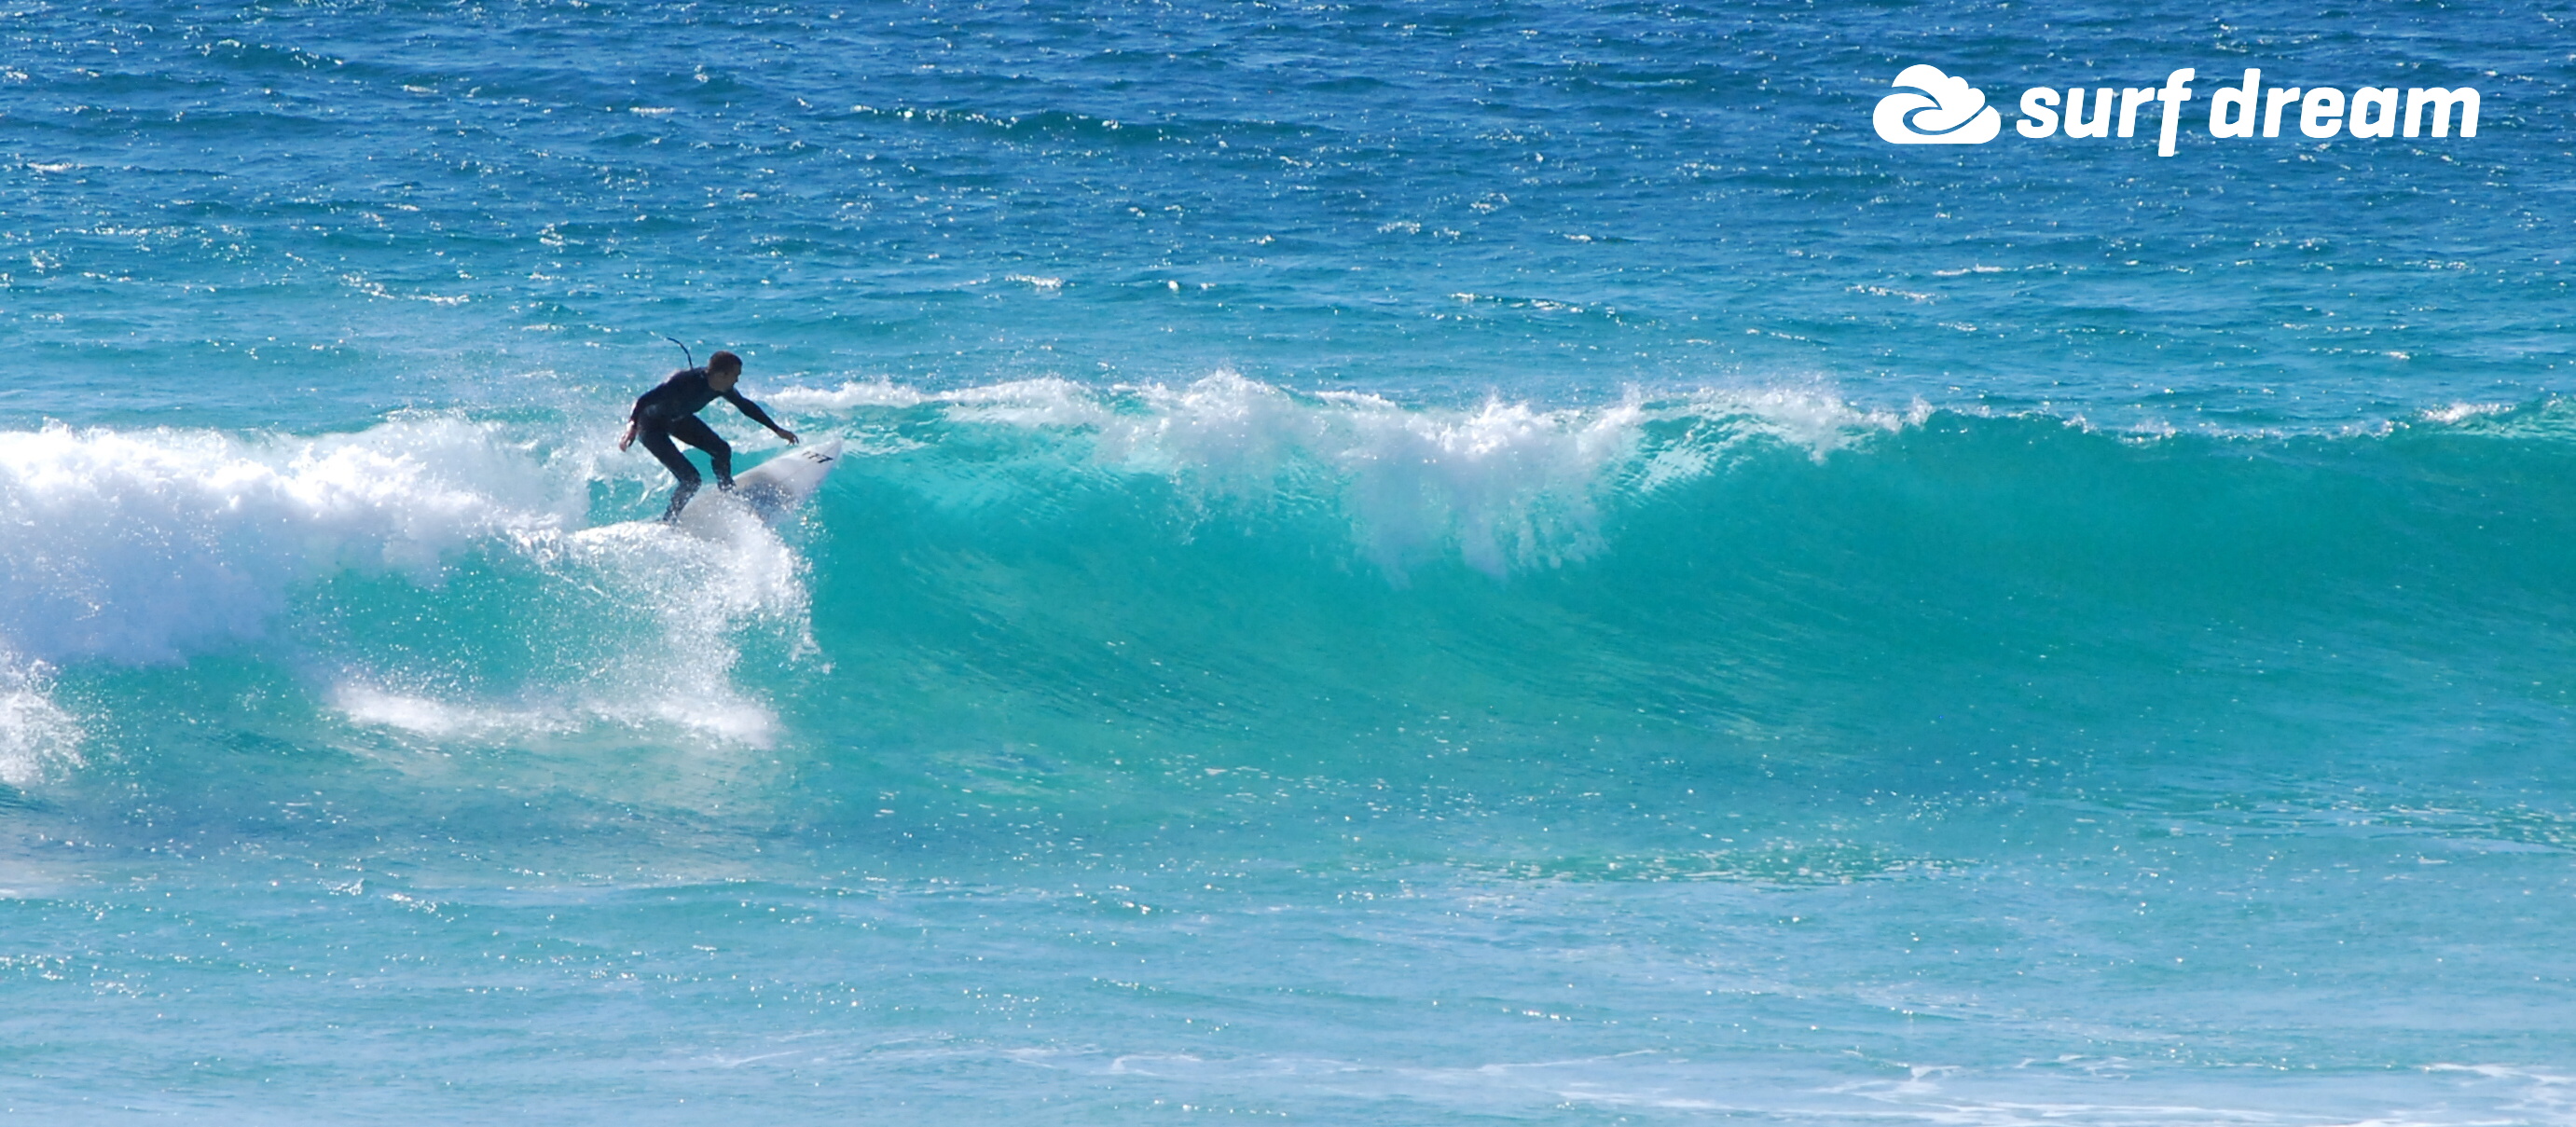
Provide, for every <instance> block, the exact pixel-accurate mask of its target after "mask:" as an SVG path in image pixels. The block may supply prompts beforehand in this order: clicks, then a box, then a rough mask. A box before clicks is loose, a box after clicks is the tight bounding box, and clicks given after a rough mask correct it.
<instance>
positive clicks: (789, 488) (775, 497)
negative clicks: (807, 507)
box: [680, 438, 841, 533]
mask: <svg viewBox="0 0 2576 1127" xmlns="http://www.w3.org/2000/svg"><path fill="white" fill-rule="evenodd" d="M840 461H841V440H840V439H837V438H835V439H832V440H831V441H829V442H818V443H813V444H810V445H805V446H796V447H791V448H789V449H788V451H787V452H786V453H784V454H781V455H779V456H777V457H775V458H771V459H770V460H768V461H766V462H762V463H761V464H759V465H757V466H753V467H751V468H750V469H747V470H744V471H742V472H741V473H738V474H735V475H733V492H731V493H723V492H718V491H717V490H716V489H715V488H714V487H713V486H709V487H708V488H705V489H701V490H699V491H698V495H697V496H696V497H694V498H691V499H690V501H689V507H688V508H685V509H682V510H680V527H681V528H683V529H687V530H689V531H692V532H700V533H705V532H712V531H715V530H716V528H717V527H718V525H719V524H720V522H721V521H722V520H723V519H724V517H725V516H726V513H725V510H728V509H731V510H734V511H737V512H739V511H741V510H745V509H748V510H750V512H751V514H752V515H753V516H756V517H758V518H760V520H761V522H762V523H764V524H769V525H773V526H774V525H778V524H781V523H784V522H785V521H786V520H787V519H788V518H789V517H792V516H794V515H796V510H797V509H798V508H799V507H801V506H803V505H804V504H805V502H806V500H807V499H809V498H811V497H813V496H814V491H815V490H817V489H820V488H822V487H823V479H824V478H826V477H829V476H831V474H832V467H833V466H836V465H839V464H840Z"/></svg>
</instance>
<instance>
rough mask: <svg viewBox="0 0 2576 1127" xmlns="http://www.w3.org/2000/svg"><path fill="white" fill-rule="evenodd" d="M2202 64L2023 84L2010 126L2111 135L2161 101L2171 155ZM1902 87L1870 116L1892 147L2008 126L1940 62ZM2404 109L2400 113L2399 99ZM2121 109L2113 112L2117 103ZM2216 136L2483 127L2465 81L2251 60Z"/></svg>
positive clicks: (2367, 134)
mask: <svg viewBox="0 0 2576 1127" xmlns="http://www.w3.org/2000/svg"><path fill="white" fill-rule="evenodd" d="M2198 73H2199V72H2198V71H2196V70H2195V69H2193V68H2191V67H2182V68H2180V69H2178V70H2175V71H2174V72H2173V73H2171V74H2168V75H2166V76H2165V83H2164V85H2162V86H2125V87H2121V86H2097V87H2094V88H2092V89H2091V90H2087V89H2085V88H2084V87H2081V86H2069V87H2067V88H2065V90H2064V92H2063V93H2062V94H2061V93H2060V91H2059V90H2058V88H2056V87H2053V86H2033V87H2031V88H2030V89H2028V90H2024V91H2022V92H2021V118H2020V119H2019V120H2017V121H2015V122H2013V132H2015V133H2019V134H2021V135H2022V136H2024V137H2028V138H2030V139H2032V140H2039V139H2041V138H2046V137H2054V136H2057V135H2059V134H2060V133H2063V134H2064V135H2065V136H2066V137H2067V139H2069V140H2086V139H2093V138H2104V137H2109V136H2112V135H2113V134H2114V132H2115V130H2114V128H2113V125H2114V122H2115V121H2116V122H2117V129H2116V133H2117V135H2118V136H2120V137H2135V136H2137V133H2138V114H2139V111H2141V110H2143V109H2145V108H2146V107H2148V106H2149V105H2153V106H2155V107H2156V108H2155V111H2154V112H2155V115H2156V155H2157V156H2165V157H2169V156H2172V155H2174V151H2175V150H2174V142H2175V138H2176V135H2177V134H2178V133H2179V132H2180V131H2181V127H2182V120H2183V104H2184V103H2186V102H2189V101H2191V100H2192V89H2191V81H2192V79H2193V78H2194V77H2196V76H2197V74H2198ZM1895 86H1896V87H1897V92H1896V93H1893V94H1890V95H1888V96H1886V97H1884V98H1880V99H1879V100H1878V109H1877V110H1876V111H1875V112H1873V113H1872V114H1871V115H1870V124H1872V125H1874V126H1876V127H1877V128H1878V137H1879V139H1880V140H1882V141H1886V142H1887V143H1889V144H1891V145H1982V144H1985V143H1986V142H1988V141H1992V140H1994V139H1995V138H1996V137H1999V136H2001V135H2002V134H2003V118H2002V115H2001V114H1999V113H1997V112H1996V110H1995V108H1994V107H1992V106H1989V105H1987V104H1986V92H1985V91H1983V90H1979V89H1977V88H1976V87H1974V86H1970V85H1968V80H1967V79H1964V78H1956V77H1952V76H1951V75H1949V74H1947V73H1944V72H1943V71H1942V70H1941V68H1939V67H1936V66H1932V65H1929V64H1926V63H1916V64H1915V65H1913V66H1910V67H1907V68H1905V69H1904V70H1901V71H1898V72H1896V82H1895ZM2401 105H2402V106H2403V107H2404V109H2403V112H2400V108H2399V107H2400V106H2401ZM2115 107H2116V112H2114V108H2115ZM2208 120H2209V135H2210V136H2212V137H2216V138H2220V139H2243V138H2251V137H2254V136H2257V135H2258V133H2259V135H2260V136H2264V137H2278V136H2280V135H2281V128H2282V124H2283V122H2284V120H2290V121H2295V122H2296V123H2297V125H2298V130H2299V133H2300V135H2301V136H2304V137H2309V138H2312V139H2316V140H2324V139H2326V138H2328V137H2333V136H2336V135H2337V134H2341V133H2349V134H2351V135H2352V136H2354V137H2356V138H2363V139H2370V138H2380V137H2392V136H2399V135H2403V136H2407V137H2421V136H2423V135H2424V132H2425V129H2426V127H2427V124H2428V123H2429V125H2430V128H2431V130H2432V135H2433V136H2435V137H2449V136H2451V127H2452V125H2453V124H2454V122H2456V123H2457V124H2458V126H2459V135H2460V136H2461V137H2463V138H2468V137H2475V136H2477V135H2478V92H2477V90H2476V89H2474V88H2472V87H2467V86H2461V87H2456V88H2454V87H2443V86H2418V87H2411V88H2406V89H2400V88H2398V87H2395V86H2363V87H2359V88H2357V89H2355V90H2354V91H2353V92H2352V95H2351V97H2350V98H2346V97H2345V96H2344V92H2343V89H2342V88H2340V87H2331V86H2314V87H2304V88H2303V87H2298V86H2272V87H2266V86H2264V85H2263V72H2262V70H2261V69H2260V68H2257V67H2247V68H2245V76H2244V81H2243V82H2242V83H2238V84H2232V85H2226V86H2220V87H2218V88H2217V89H2216V90H2214V91H2212V92H2211V94H2210V97H2209V118H2208Z"/></svg>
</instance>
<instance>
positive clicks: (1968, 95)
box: [1870, 63, 2004, 145]
mask: <svg viewBox="0 0 2576 1127" xmlns="http://www.w3.org/2000/svg"><path fill="white" fill-rule="evenodd" d="M1896 84H1897V85H1898V86H1899V87H1907V88H1911V90H1912V91H1914V92H1912V93H1906V92H1902V91H1900V92H1899V93H1895V94H1890V95H1888V96H1886V97H1884V98H1881V99H1879V100H1878V111H1877V112H1876V113H1874V114H1871V115H1870V124H1872V125H1875V126H1877V127H1878V136H1879V139H1880V140H1883V141H1886V142H1888V143H1890V144H1895V145H1982V144H1985V143H1986V142H1988V141H1992V140H1994V139H1995V135H1996V134H1998V133H2001V132H2003V127H2004V119H2003V115H2001V114H1999V113H1996V112H1995V108H1994V107H1993V106H1989V105H1987V104H1986V92H1985V91H1983V90H1979V89H1977V88H1976V87H1974V86H1970V85H1968V80H1967V79H1964V78H1952V77H1950V76H1949V75H1946V74H1943V73H1941V68H1939V67H1936V66H1931V65H1928V64H1925V63H1916V64H1914V65H1913V66H1910V67H1907V68H1905V69H1904V70H1901V71H1898V72H1896Z"/></svg>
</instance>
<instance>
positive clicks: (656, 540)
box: [0, 416, 811, 785]
mask: <svg viewBox="0 0 2576 1127" xmlns="http://www.w3.org/2000/svg"><path fill="white" fill-rule="evenodd" d="M659 472H660V471H659V468H658V467H656V466H654V465H652V463H651V462H650V461H649V460H648V459H640V458H636V457H633V456H628V457H626V458H623V459H620V458H618V457H616V456H615V455H613V454H610V453H609V452H608V449H607V447H606V446H605V444H604V442H602V443H600V444H598V445H597V446H596V447H592V446H574V447H564V448H548V447H545V446H542V445H540V444H539V443H537V442H534V441H525V440H521V439H519V438H517V437H515V436H513V435H512V434H511V433H510V432H509V431H507V430H506V429H505V428H503V427H501V426H500V425H498V424H489V423H475V422H468V421H464V420H461V419H456V418H449V417H432V416H414V417H405V418H397V419H395V420H393V421H390V422H387V423H384V424H382V425H379V426H376V427H373V428H370V429H368V430H366V431H362V432H358V433H354V434H344V435H332V436H324V437H318V438H292V437H278V436H249V437H240V436H231V435H224V434H218V433H213V432H207V431H185V430H175V429H159V430H147V431H117V430H108V429H93V430H80V431H75V430H71V429H69V428H65V427H60V426H51V427H47V428H45V429H43V430H40V431H34V432H17V433H14V434H0V527H6V528H11V529H14V530H20V531H19V533H18V534H16V535H11V536H8V537H5V538H0V781H7V782H10V783H11V784H12V785H22V784H23V783H24V782H25V781H27V780H34V779H39V778H41V777H43V776H45V775H46V774H47V773H49V772H52V771H55V770H57V769H59V768H62V767H66V766H76V765H77V764H78V745H79V738H80V733H79V728H78V726H77V725H76V724H75V723H74V722H73V721H72V719H71V718H70V716H69V715H68V714H67V713H65V712H64V711H63V710H61V709H60V708H58V707H56V706H55V705H54V704H53V703H52V701H51V700H50V699H49V698H48V696H47V685H46V683H45V679H44V676H43V671H44V670H45V668H46V664H45V663H52V664H57V665H58V664H62V663H66V662H72V661H105V662H110V663H116V664H153V663H166V662H174V661H179V660H184V659H186V658H188V657H189V656H191V655H195V654H200V653H205V652H208V651H210V650H214V649H219V648H222V647H225V646H231V645H239V644H244V643H253V642H259V643H262V644H270V643H267V642H264V641H263V640H264V639H266V638H267V635H268V633H269V632H270V630H271V629H272V628H273V627H272V624H273V623H274V622H275V621H276V619H277V617H278V616H279V615H280V613H281V612H283V611H284V610H285V609H286V608H287V606H288V604H289V601H290V599H291V597H292V596H293V595H294V593H295V592H296V591H297V590H298V589H301V588H305V587H309V586H310V585H311V584H313V583H316V582H319V581H321V580H324V579H327V578H329V577H331V576H332V575H335V574H338V573H340V572H343V571H348V570H357V571H361V572H376V573H385V572H392V573H397V574H403V575H406V576H408V577H410V578H411V579H412V580H413V581H414V582H416V583H418V584H421V585H423V586H428V587H435V586H437V585H440V584H442V583H444V582H446V581H447V579H448V578H449V568H450V566H451V564H452V562H453V560H454V558H455V557H457V556H458V555H459V554H461V553H463V552H466V551H468V550H474V551H478V552H481V553H482V554H483V557H484V558H486V559H489V560H497V561H499V562H498V563H497V564H495V565H493V566H502V567H515V568H521V569H525V570H527V571H529V572H530V573H531V574H532V575H533V576H534V577H536V578H539V579H542V580H544V581H547V582H552V583H558V584H563V585H566V586H567V587H568V588H570V589H575V590H582V591H586V592H595V593H597V594H598V595H601V596H605V601H604V603H601V604H592V603H583V602H581V601H580V600H569V601H567V602H566V605H565V606H564V607H563V608H562V609H561V610H560V612H555V611H552V610H549V609H548V604H547V603H546V602H545V601H542V600H541V601H540V602H539V604H538V609H536V610H535V611H534V612H532V613H533V614H534V615H535V616H536V617H535V618H534V619H532V620H529V621H523V622H517V623H513V624H512V627H513V628H514V629H521V630H527V631H531V632H533V633H534V634H536V635H543V636H553V635H560V636H564V637H581V636H586V635H587V634H588V633H590V632H592V631H596V630H600V629H610V628H615V629H629V628H640V629H641V630H642V631H643V633H642V635H641V639H642V642H641V644H639V645H637V646H635V647H634V651H633V652H631V653H625V654H621V655H620V656H619V657H618V659H617V660H614V661H606V660H599V661H569V660H568V661H563V662H559V663H557V664H556V665H555V666H551V667H542V668H540V669H539V670H538V671H537V672H535V673H533V674H531V675H530V678H531V679H530V681H529V683H527V684H520V685H512V686H502V687H497V689H495V688H494V687H489V686H487V687H486V688H485V689H484V690H482V691H486V692H492V691H498V692H500V693H501V694H502V695H503V696H504V697H505V698H506V699H504V700H503V701H501V702H499V703H495V702H494V701H491V700H484V699H477V698H474V697H470V696H465V695H460V694H457V693H454V692H448V693H444V694H441V693H438V692H432V691H428V690H424V689H421V688H419V686H420V685H423V684H430V683H434V682H435V679H436V678H435V675H434V674H435V671H434V670H432V671H424V670H409V669H405V668H402V667H401V665H400V663H401V662H402V661H404V660H408V659H407V658H406V657H405V656H404V655H403V654H402V653H401V652H394V653H389V654H384V655H382V656H381V659H380V660H383V661H387V662H392V663H394V664H393V665H392V666H391V667H385V668H372V667H371V668H353V669H350V670H349V671H347V673H346V674H345V675H343V676H341V677H340V678H338V679H337V680H338V684H337V685H336V686H335V687H334V688H333V689H332V695H333V699H334V701H335V703H336V704H337V706H338V708H339V710H340V711H341V712H342V713H343V714H344V715H346V716H348V717H349V718H350V719H352V720H354V721H357V722H359V723H362V724H367V725H370V726H377V727H384V728H390V729H394V730H399V731H403V732H407V733H411V734H413V735H417V736H422V737H425V738H433V739H441V740H495V739H503V738H510V737H513V736H526V735H531V734H538V733H544V732H556V731H562V730H565V729H567V728H570V727H575V726H579V725H582V724H587V723H591V722H596V721H600V720H612V721H617V722H624V723H632V724H651V725H655V726H673V725H676V726H680V727H684V728H687V729H690V730H694V731H697V732H699V733H702V734H705V735H708V736H711V737H714V738H716V739H719V740H723V741H728V742H738V743H753V744H760V743H765V742H767V741H768V740H769V739H770V738H771V736H772V735H773V733H774V730H775V726H776V725H775V720H774V718H773V717H771V716H770V714H769V712H768V711H767V709H766V708H765V707H763V706H762V705H761V704H760V703H759V701H758V700H757V699H755V698H753V697H751V696H748V695H746V694H744V693H742V692H740V691H739V690H737V689H736V688H735V687H734V685H733V684H732V683H731V680H730V677H731V674H732V672H733V670H734V668H735V666H736V664H737V663H738V659H739V654H738V652H737V649H736V645H735V641H734V639H733V636H732V635H733V632H734V631H735V630H736V629H737V628H740V627H743V626H745V625H750V624H754V623H759V622H766V623H768V624H770V625H771V626H773V627H775V628H777V629H779V630H783V631H785V633H786V635H787V637H788V639H789V643H790V646H791V648H797V647H802V648H806V649H810V647H811V642H810V637H809V631H808V625H807V623H806V621H805V618H804V614H805V607H806V596H805V586H804V581H803V568H804V562H803V560H802V559H801V558H800V557H798V556H797V554H796V553H795V552H794V551H793V550H792V549H791V548H789V547H788V546H787V545H786V544H785V543H784V542H783V541H781V540H780V539H779V537H778V536H777V535H776V534H775V533H773V532H772V531H770V530H769V529H768V528H767V527H766V526H764V525H762V524H760V522H758V521H757V520H752V519H749V518H747V517H746V518H745V519H743V520H740V521H733V522H719V527H718V529H717V537H716V538H715V539H707V538H703V537H698V536H690V535H684V534H681V533H679V532H677V531H675V530H673V529H669V528H666V527H662V526H660V525H658V524H649V525H648V524H628V525H616V526H611V527H608V528H600V529H588V530H581V529H579V526H580V524H581V523H582V522H583V520H584V516H585V514H586V512H587V510H588V507H589V505H590V487H591V484H592V482H593V481H594V479H597V478H602V477H605V478H609V479H612V480H613V479H618V478H633V479H635V480H638V481H650V480H654V478H653V476H652V475H657V474H658V473H659ZM656 484H658V482H657V483H656ZM602 605H604V606H606V607H608V608H610V610H609V612H608V613H610V614H611V615H613V616H618V617H619V619H620V621H619V622H614V623H610V622H599V621H591V620H585V619H583V618H582V617H581V616H583V615H585V614H594V615H595V614H597V613H599V610H598V608H599V607H600V606H602ZM431 613H436V612H435V611H432V612H431ZM550 613H560V615H561V616H562V617H561V620H553V619H548V618H546V616H547V615H548V614H550ZM278 644H283V645H285V646H287V647H289V648H290V649H298V648H301V647H299V646H298V643H297V642H296V640H294V639H285V640H282V642H281V643H278ZM306 652H308V653H309V652H310V651H306ZM570 652H572V651H571V650H567V653H570ZM344 660H353V661H359V662H364V661H368V660H376V659H370V658H369V657H367V656H365V653H364V651H362V652H361V653H360V654H359V655H358V656H355V657H346V658H344Z"/></svg>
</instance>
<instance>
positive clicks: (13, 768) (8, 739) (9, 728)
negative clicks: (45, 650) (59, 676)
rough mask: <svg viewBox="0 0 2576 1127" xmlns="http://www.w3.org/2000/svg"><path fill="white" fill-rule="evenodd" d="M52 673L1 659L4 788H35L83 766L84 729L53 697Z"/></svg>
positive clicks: (0, 735) (0, 775)
mask: <svg viewBox="0 0 2576 1127" xmlns="http://www.w3.org/2000/svg"><path fill="white" fill-rule="evenodd" d="M46 673H47V670H46V668H45V667H44V666H43V665H41V664H36V663H25V664H20V663H17V662H13V661H11V660H8V658H7V656H6V655H5V654H0V783H7V784H8V785H10V786H13V787H29V786H34V785H36V784H38V783H41V782H44V781H46V780H47V779H49V778H52V777H53V776H55V775H56V774H58V773H60V772H62V771H67V770H70V769H72V768H76V767H79V766H80V765H81V758H80V743H81V735H82V733H81V729H80V725H79V724H77V723H75V722H74V721H73V720H72V717H71V715H70V714H69V713H66V712H64V711H63V710H62V709H61V708H60V707H58V706H56V705H55V704H54V702H53V700H52V699H51V698H50V697H49V696H48V695H47V693H46V690H47V688H48V687H49V686H48V685H47V684H46Z"/></svg>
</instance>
